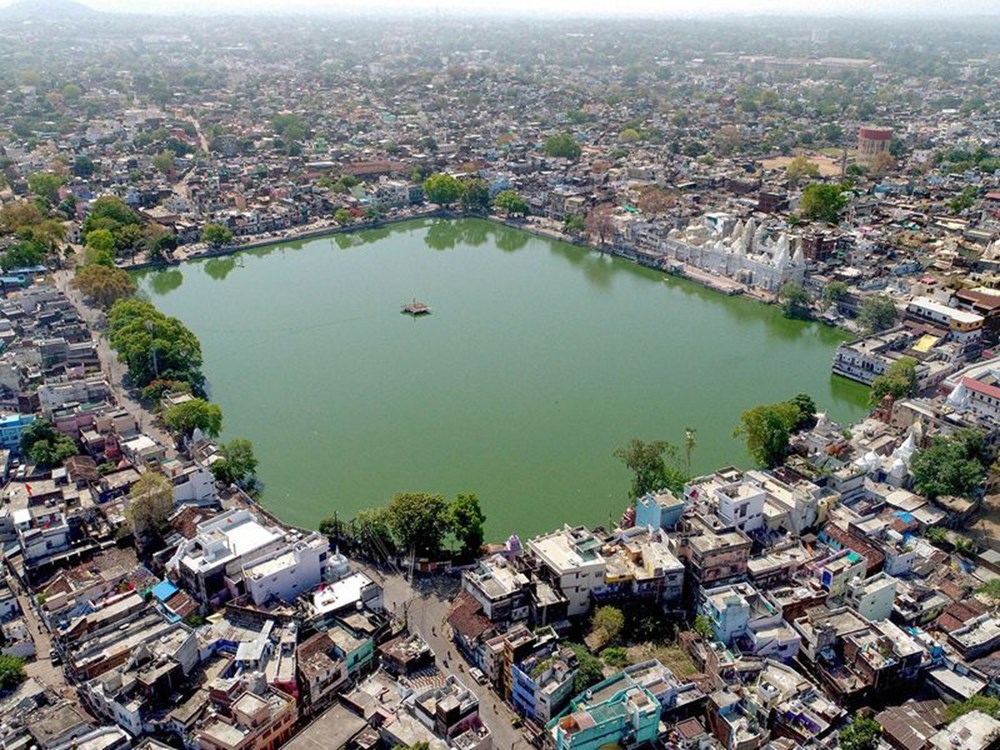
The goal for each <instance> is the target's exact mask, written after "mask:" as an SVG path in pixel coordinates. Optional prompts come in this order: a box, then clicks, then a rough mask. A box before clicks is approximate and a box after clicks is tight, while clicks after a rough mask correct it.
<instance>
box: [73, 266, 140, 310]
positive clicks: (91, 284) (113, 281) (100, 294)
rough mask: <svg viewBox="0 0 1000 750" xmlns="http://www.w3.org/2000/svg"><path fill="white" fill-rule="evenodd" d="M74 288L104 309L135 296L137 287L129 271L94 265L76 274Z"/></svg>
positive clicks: (85, 267) (81, 269)
mask: <svg viewBox="0 0 1000 750" xmlns="http://www.w3.org/2000/svg"><path fill="white" fill-rule="evenodd" d="M73 286H75V287H76V288H77V289H79V290H80V291H81V292H83V294H85V295H86V296H87V297H90V298H91V299H92V300H94V302H96V303H97V305H98V306H99V307H101V308H103V309H105V310H106V309H108V308H109V307H111V305H113V304H114V303H115V302H117V301H118V300H120V299H127V298H128V297H131V296H132V295H134V294H135V290H136V286H135V282H134V281H133V280H132V276H131V275H129V273H128V271H125V270H122V269H121V268H108V267H107V266H103V265H96V264H92V265H89V266H84V267H83V268H80V269H79V270H77V272H76V276H75V277H74V278H73Z"/></svg>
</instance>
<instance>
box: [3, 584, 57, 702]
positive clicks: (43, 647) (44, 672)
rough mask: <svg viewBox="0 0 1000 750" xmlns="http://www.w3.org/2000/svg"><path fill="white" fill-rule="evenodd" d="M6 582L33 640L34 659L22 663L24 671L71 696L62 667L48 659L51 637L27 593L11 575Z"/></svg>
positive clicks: (47, 685) (53, 688)
mask: <svg viewBox="0 0 1000 750" xmlns="http://www.w3.org/2000/svg"><path fill="white" fill-rule="evenodd" d="M7 583H8V584H9V585H10V587H11V590H12V591H13V592H14V593H15V595H16V596H17V601H18V603H19V604H20V605H21V611H22V612H23V613H24V621H25V622H26V623H27V624H28V632H29V633H30V634H31V639H32V640H33V641H34V642H35V655H36V656H35V659H34V661H30V662H28V663H27V664H25V665H24V671H25V672H27V673H28V677H34V678H35V679H36V680H38V681H39V682H41V683H42V684H44V685H45V686H46V687H49V688H51V689H52V690H55V691H56V692H58V693H62V694H63V695H66V694H67V691H68V692H69V695H70V696H72V695H73V690H72V688H70V687H69V686H68V685H67V683H66V676H65V675H64V674H63V668H62V667H61V666H56V665H54V664H53V663H52V661H51V660H50V659H49V649H51V648H52V639H51V638H50V637H49V631H48V630H46V628H45V626H44V625H43V624H42V623H41V621H40V620H39V618H38V615H37V614H36V613H35V610H34V608H33V607H32V606H31V602H30V601H29V600H28V595H27V594H26V593H25V592H24V589H22V588H21V586H20V584H19V583H18V582H17V581H16V580H15V579H14V578H13V577H11V578H8V579H7Z"/></svg>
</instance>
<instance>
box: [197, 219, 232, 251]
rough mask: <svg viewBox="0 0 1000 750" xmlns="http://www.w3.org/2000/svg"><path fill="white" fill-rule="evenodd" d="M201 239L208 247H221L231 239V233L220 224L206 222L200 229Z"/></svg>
mask: <svg viewBox="0 0 1000 750" xmlns="http://www.w3.org/2000/svg"><path fill="white" fill-rule="evenodd" d="M201 241H202V242H204V243H205V244H206V245H209V246H210V247H222V246H223V245H228V244H229V243H230V242H232V241H233V233H232V232H230V231H229V229H228V228H226V227H224V226H222V224H206V225H205V227H204V228H203V229H202V230H201Z"/></svg>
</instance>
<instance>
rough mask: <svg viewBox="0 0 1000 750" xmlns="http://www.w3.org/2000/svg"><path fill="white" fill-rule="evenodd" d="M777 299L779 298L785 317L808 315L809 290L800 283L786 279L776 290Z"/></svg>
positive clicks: (805, 316) (803, 316) (804, 316)
mask: <svg viewBox="0 0 1000 750" xmlns="http://www.w3.org/2000/svg"><path fill="white" fill-rule="evenodd" d="M778 299H780V300H781V310H782V312H783V313H784V314H785V317H786V318H800V319H801V318H808V317H809V303H810V301H811V298H810V297H809V292H807V291H806V290H805V288H804V287H803V286H802V285H801V284H796V283H795V282H794V281H786V282H785V283H784V284H783V285H782V286H781V289H780V290H779V291H778Z"/></svg>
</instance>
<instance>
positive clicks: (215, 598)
mask: <svg viewBox="0 0 1000 750" xmlns="http://www.w3.org/2000/svg"><path fill="white" fill-rule="evenodd" d="M285 544H286V540H285V534H284V532H283V531H281V530H280V529H278V528H275V527H273V526H268V525H265V524H262V523H261V522H260V521H258V520H257V518H256V516H254V515H253V514H252V513H250V511H248V510H230V511H227V512H225V513H220V514H219V515H218V516H215V517H214V518H211V519H209V520H207V521H204V522H202V523H200V524H198V531H197V534H196V535H195V536H194V538H193V539H189V540H187V541H185V542H184V543H183V544H181V545H180V546H179V547H178V548H177V551H176V552H175V553H174V556H173V557H172V558H171V559H170V560H169V561H168V562H167V569H168V570H171V571H173V572H175V573H176V574H177V575H178V576H179V577H180V579H181V581H182V582H183V583H184V588H185V589H186V590H187V591H188V592H189V593H191V594H192V595H193V596H194V597H195V598H196V599H198V600H199V601H201V602H210V601H211V602H212V603H213V604H215V605H218V604H220V603H221V602H223V601H225V600H226V599H227V598H229V597H231V596H232V595H234V594H235V593H236V586H235V583H234V581H236V580H237V579H238V578H239V577H240V575H241V574H242V568H243V564H244V562H246V561H248V560H251V559H254V558H259V557H261V556H263V555H265V554H267V553H268V552H272V551H275V550H277V549H280V548H282V547H283V546H284V545H285Z"/></svg>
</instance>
